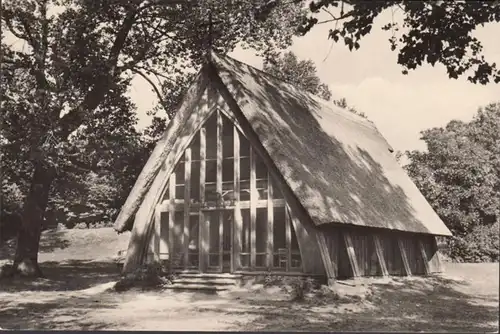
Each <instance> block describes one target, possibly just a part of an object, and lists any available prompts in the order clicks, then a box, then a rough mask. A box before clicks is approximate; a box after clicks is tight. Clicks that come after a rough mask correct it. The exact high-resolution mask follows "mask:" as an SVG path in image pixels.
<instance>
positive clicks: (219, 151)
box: [216, 110, 224, 271]
mask: <svg viewBox="0 0 500 334" xmlns="http://www.w3.org/2000/svg"><path fill="white" fill-rule="evenodd" d="M222 135H223V132H222V114H221V113H220V111H219V110H217V178H216V191H217V198H218V200H220V201H221V202H222V201H224V199H223V198H222V152H223V151H222V145H223V142H222V140H223V138H222ZM217 221H218V223H219V266H220V270H221V271H222V258H223V254H222V249H223V235H224V231H223V230H224V227H223V225H224V224H223V220H222V211H219V212H218V213H217Z"/></svg>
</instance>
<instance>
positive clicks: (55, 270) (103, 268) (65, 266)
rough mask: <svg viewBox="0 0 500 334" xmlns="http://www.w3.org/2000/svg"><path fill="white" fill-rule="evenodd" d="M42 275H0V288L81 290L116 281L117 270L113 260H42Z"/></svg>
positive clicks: (13, 289)
mask: <svg viewBox="0 0 500 334" xmlns="http://www.w3.org/2000/svg"><path fill="white" fill-rule="evenodd" d="M40 268H41V269H42V272H43V274H44V275H45V278H38V279H35V280H32V279H27V278H22V277H15V278H2V279H0V292H1V291H5V292H20V291H68V290H82V289H87V288H90V287H93V286H95V285H98V284H103V283H108V282H112V281H117V280H118V279H119V276H120V271H119V269H118V267H117V265H116V263H114V262H100V261H86V260H69V261H65V262H42V263H41V264H40Z"/></svg>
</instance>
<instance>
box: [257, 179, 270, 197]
mask: <svg viewBox="0 0 500 334" xmlns="http://www.w3.org/2000/svg"><path fill="white" fill-rule="evenodd" d="M257 191H258V192H259V199H267V194H268V191H267V180H257Z"/></svg>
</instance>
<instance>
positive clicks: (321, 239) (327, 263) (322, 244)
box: [303, 231, 337, 285]
mask: <svg viewBox="0 0 500 334" xmlns="http://www.w3.org/2000/svg"><path fill="white" fill-rule="evenodd" d="M316 240H317V242H318V247H319V251H320V254H321V258H322V260H323V264H324V267H325V272H326V278H327V280H328V285H333V283H334V282H335V280H336V278H337V277H336V275H335V269H334V267H333V264H332V260H331V257H330V253H329V252H328V245H327V244H326V239H325V235H324V232H323V231H316ZM304 260H305V261H307V259H303V261H304ZM313 261H314V260H313Z"/></svg>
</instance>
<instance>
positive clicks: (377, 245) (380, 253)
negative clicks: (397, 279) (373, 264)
mask: <svg viewBox="0 0 500 334" xmlns="http://www.w3.org/2000/svg"><path fill="white" fill-rule="evenodd" d="M373 244H374V246H375V253H376V254H377V260H378V264H379V266H380V271H381V272H382V276H389V271H388V270H387V264H386V263H385V256H384V249H383V247H382V243H381V242H380V238H379V236H378V235H376V234H374V235H373Z"/></svg>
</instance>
